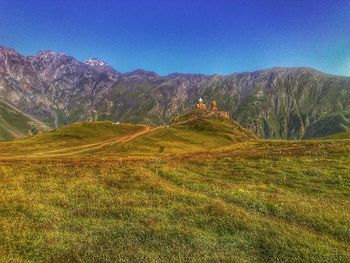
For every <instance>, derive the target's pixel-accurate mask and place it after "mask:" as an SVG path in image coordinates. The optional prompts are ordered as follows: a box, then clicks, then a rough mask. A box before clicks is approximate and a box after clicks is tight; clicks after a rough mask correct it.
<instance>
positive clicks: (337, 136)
mask: <svg viewBox="0 0 350 263" xmlns="http://www.w3.org/2000/svg"><path fill="white" fill-rule="evenodd" d="M322 139H328V140H344V139H350V130H348V131H345V132H340V133H336V134H333V135H330V136H327V137H323V138H322Z"/></svg>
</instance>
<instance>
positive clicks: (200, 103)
mask: <svg viewBox="0 0 350 263" xmlns="http://www.w3.org/2000/svg"><path fill="white" fill-rule="evenodd" d="M196 108H197V109H200V110H206V109H207V106H206V105H205V103H204V101H203V99H202V98H199V100H198V103H197V104H196ZM210 112H213V113H216V114H217V115H219V116H222V117H225V118H229V117H230V113H229V112H228V111H218V108H217V104H216V100H213V101H212V103H211V108H210Z"/></svg>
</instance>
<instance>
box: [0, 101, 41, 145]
mask: <svg viewBox="0 0 350 263" xmlns="http://www.w3.org/2000/svg"><path fill="white" fill-rule="evenodd" d="M33 127H37V128H38V129H39V130H45V129H46V128H47V127H46V126H45V125H44V124H42V123H39V122H38V121H37V120H35V119H33V118H31V117H29V116H27V115H25V114H24V113H23V112H21V111H19V110H18V109H16V108H14V107H12V106H11V105H9V104H7V103H5V102H3V101H2V100H0V140H8V139H12V138H16V137H23V136H26V135H27V134H28V132H30V130H31V128H33Z"/></svg>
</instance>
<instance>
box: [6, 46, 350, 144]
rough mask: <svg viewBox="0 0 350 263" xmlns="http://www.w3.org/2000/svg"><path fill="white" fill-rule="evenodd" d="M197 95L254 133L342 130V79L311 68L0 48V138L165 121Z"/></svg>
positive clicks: (345, 83) (345, 106) (348, 83)
mask: <svg viewBox="0 0 350 263" xmlns="http://www.w3.org/2000/svg"><path fill="white" fill-rule="evenodd" d="M199 97H202V98H203V100H204V101H205V102H206V103H207V104H208V105H209V104H210V102H211V101H212V100H213V99H215V100H216V101H217V104H218V107H219V108H220V110H223V111H228V112H229V113H230V117H231V118H232V119H234V120H237V121H238V122H239V123H240V124H241V125H242V126H244V127H245V128H249V129H251V130H253V131H254V132H255V133H256V135H257V136H259V137H260V138H272V139H305V138H317V137H323V136H329V135H332V134H336V133H341V132H347V131H348V130H349V129H350V77H342V76H335V75H329V74H326V73H322V72H320V71H317V70H314V69H311V68H272V69H267V70H260V71H255V72H244V73H234V74H231V75H227V76H223V75H201V74H178V73H174V74H169V75H167V76H160V75H158V74H156V73H154V72H151V71H146V70H142V69H139V70H136V71H133V72H129V73H120V72H118V71H117V70H115V69H114V68H113V67H111V66H110V65H108V64H107V63H106V62H105V61H102V60H100V59H97V58H91V59H89V60H88V61H86V62H80V61H78V60H76V59H75V58H73V57H71V56H67V55H65V54H62V53H57V52H53V51H42V52H39V53H38V54H36V55H35V56H23V55H21V54H20V53H18V52H17V51H15V50H14V49H11V48H5V47H0V139H10V138H14V137H20V136H24V135H26V134H28V133H30V132H31V131H32V130H33V129H34V130H35V129H38V130H45V129H49V128H57V127H62V126H65V125H67V124H71V123H74V122H80V121H85V120H91V119H94V120H113V121H121V122H130V123H140V124H142V123H144V124H155V125H160V124H167V123H170V122H172V121H173V120H174V119H175V118H177V117H178V116H180V115H183V114H185V113H186V112H189V111H190V110H192V109H193V108H194V106H195V104H196V102H197V100H198V98H199Z"/></svg>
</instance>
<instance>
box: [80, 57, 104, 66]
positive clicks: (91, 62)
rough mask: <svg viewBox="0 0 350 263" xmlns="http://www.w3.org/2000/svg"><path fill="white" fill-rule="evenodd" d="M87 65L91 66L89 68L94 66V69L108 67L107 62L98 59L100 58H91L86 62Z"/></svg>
mask: <svg viewBox="0 0 350 263" xmlns="http://www.w3.org/2000/svg"><path fill="white" fill-rule="evenodd" d="M85 64H87V65H89V66H93V67H96V66H97V67H101V66H106V65H107V63H106V62H105V61H103V60H102V59H98V58H90V59H88V60H87V61H85Z"/></svg>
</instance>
